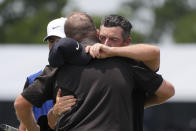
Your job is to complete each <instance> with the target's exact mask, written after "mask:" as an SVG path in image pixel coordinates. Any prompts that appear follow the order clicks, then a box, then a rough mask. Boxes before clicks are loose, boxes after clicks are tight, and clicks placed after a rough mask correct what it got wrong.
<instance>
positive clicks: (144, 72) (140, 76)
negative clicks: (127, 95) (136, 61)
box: [131, 65, 163, 96]
mask: <svg viewBox="0 0 196 131" xmlns="http://www.w3.org/2000/svg"><path fill="white" fill-rule="evenodd" d="M131 68H132V70H133V78H134V80H135V83H136V88H137V90H140V91H142V92H144V93H145V95H146V96H151V95H153V94H154V93H155V91H156V90H157V89H158V88H159V87H160V85H161V83H162V82H163V78H162V76H161V75H160V74H157V73H155V72H153V71H152V70H149V69H147V68H144V67H141V66H138V65H132V67H131Z"/></svg>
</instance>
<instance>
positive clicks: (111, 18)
mask: <svg viewBox="0 0 196 131" xmlns="http://www.w3.org/2000/svg"><path fill="white" fill-rule="evenodd" d="M101 25H103V26H105V27H116V26H120V27H121V28H122V29H123V33H122V37H123V39H124V40H126V39H127V38H128V37H129V36H130V33H131V29H132V25H131V23H130V22H129V20H127V19H126V18H125V17H122V16H119V15H108V16H105V17H104V18H103V19H102V22H101Z"/></svg>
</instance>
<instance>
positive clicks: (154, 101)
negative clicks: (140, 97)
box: [144, 80, 175, 108]
mask: <svg viewBox="0 0 196 131" xmlns="http://www.w3.org/2000/svg"><path fill="white" fill-rule="evenodd" d="M174 94H175V89H174V87H173V85H172V84H171V83H169V82H168V81H166V80H163V82H162V84H161V86H160V87H159V89H158V90H157V91H156V92H155V94H154V95H153V96H150V97H147V98H146V99H145V102H144V107H145V108H147V107H150V106H153V105H158V104H162V103H164V102H166V101H167V100H168V99H169V98H171V97H172V96H174Z"/></svg>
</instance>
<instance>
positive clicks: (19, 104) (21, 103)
mask: <svg viewBox="0 0 196 131" xmlns="http://www.w3.org/2000/svg"><path fill="white" fill-rule="evenodd" d="M14 107H15V111H16V115H17V117H18V119H19V120H20V122H21V123H23V124H24V126H25V127H26V128H27V130H28V131H39V130H40V127H39V125H37V123H36V121H35V118H34V116H33V112H32V104H31V103H30V102H29V101H27V100H26V99H25V98H24V97H23V96H22V95H19V96H18V97H17V98H16V100H15V102H14Z"/></svg>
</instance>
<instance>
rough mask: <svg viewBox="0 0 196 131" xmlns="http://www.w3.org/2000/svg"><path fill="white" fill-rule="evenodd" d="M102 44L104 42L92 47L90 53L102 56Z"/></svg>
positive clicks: (95, 56) (97, 56)
mask: <svg viewBox="0 0 196 131" xmlns="http://www.w3.org/2000/svg"><path fill="white" fill-rule="evenodd" d="M101 46H102V44H99V43H97V44H95V45H93V46H91V47H90V55H91V56H92V57H93V58H99V57H100V51H101Z"/></svg>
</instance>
